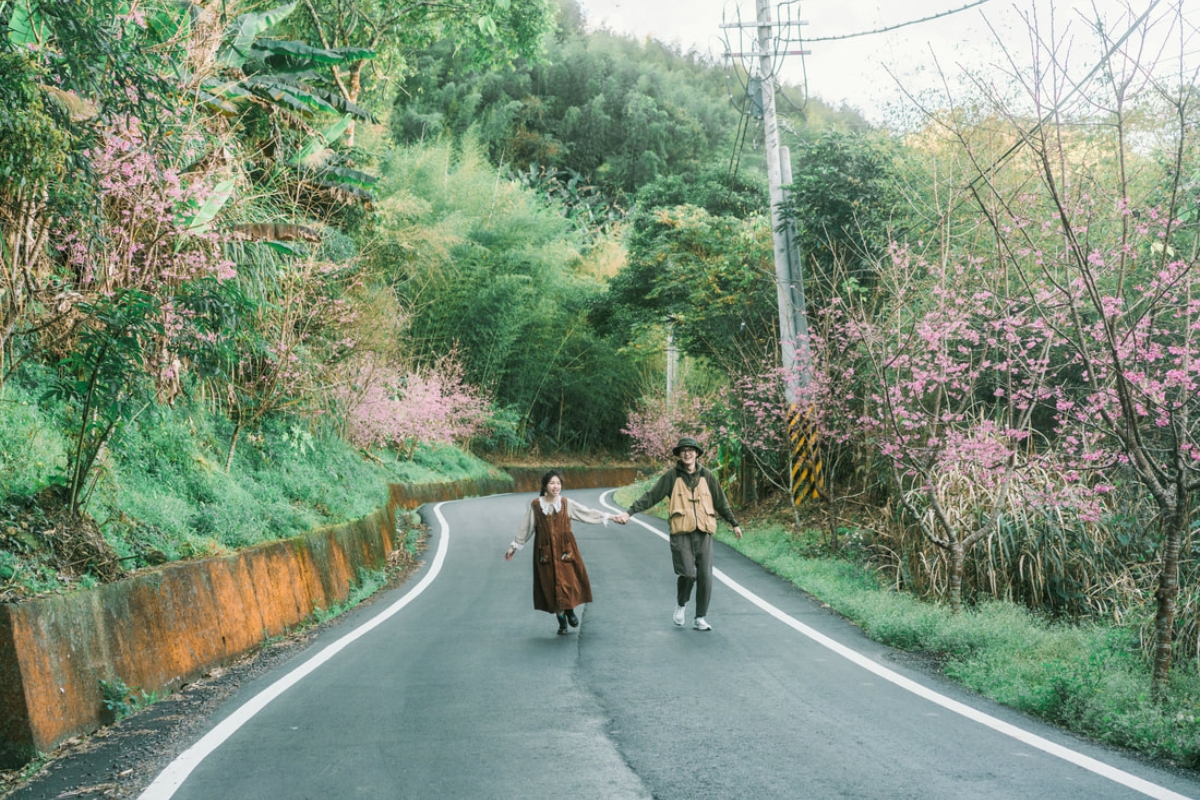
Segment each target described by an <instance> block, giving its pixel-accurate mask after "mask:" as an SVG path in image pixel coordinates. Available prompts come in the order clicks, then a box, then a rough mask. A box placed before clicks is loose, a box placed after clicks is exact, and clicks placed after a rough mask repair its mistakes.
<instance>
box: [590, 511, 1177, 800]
mask: <svg viewBox="0 0 1200 800" xmlns="http://www.w3.org/2000/svg"><path fill="white" fill-rule="evenodd" d="M611 494H612V491H608V492H605V493H604V494H602V495H601V496H600V502H601V504H603V505H604V506H606V507H608V508H609V509H611V510H613V511H617V512H620V511H622V510H623V509H620V508H618V507H616V506H614V505H611V504H609V503H608V502H607V500H606V499H605V498H607V497H608V496H609V495H611ZM630 521H632V522H636V523H637V524H639V525H641V526H642V527H643V528H645V529H646V530H648V531H650V532H651V533H653V534H655V535H656V536H658V537H659V538H661V539H663V540H664V541H670V538H671V537H670V536H669V535H668V534H665V533H663V532H662V531H660V530H657V529H656V528H654V527H652V526H650V525H648V524H646V523H645V522H642V521H641V520H640V519H633V518H632V517H631V518H630ZM713 575H714V576H716V578H717V579H718V580H719V581H721V583H723V584H725V585H726V586H728V587H729V588H731V589H733V590H734V591H735V592H737V593H738V594H740V595H741V596H742V597H744V598H746V599H747V600H749V601H750V602H751V603H753V604H754V605H756V606H758V607H759V608H761V609H762V610H763V611H766V612H767V613H768V614H770V615H771V616H772V617H775V619H777V620H779V621H780V622H782V623H783V624H784V625H787V626H788V627H790V628H792V629H794V630H796V631H798V632H800V633H802V634H804V635H805V636H807V637H808V638H810V639H812V640H813V641H814V642H816V643H817V644H819V645H821V646H822V647H825V648H828V649H829V650H832V651H833V652H835V653H837V654H838V655H839V656H841V657H843V658H845V659H847V660H849V661H851V662H853V663H855V664H857V665H858V666H860V667H862V668H863V669H865V670H867V671H868V672H873V673H874V674H876V675H878V676H879V677H881V678H883V679H884V680H886V681H889V682H891V683H894V684H895V685H896V686H899V687H900V688H901V689H906V690H907V691H909V692H912V693H913V694H915V695H917V696H918V697H923V698H925V699H926V700H928V701H930V702H931V703H936V704H937V705H939V706H941V707H942V708H945V709H947V710H948V711H953V712H954V713H955V714H958V715H960V716H963V717H966V718H967V719H969V720H973V721H975V722H978V723H979V724H981V725H985V726H987V727H989V728H991V729H992V730H994V731H997V732H999V733H1003V734H1004V735H1006V736H1011V737H1012V738H1013V739H1016V740H1017V741H1019V742H1022V743H1024V744H1027V745H1029V746H1030V747H1034V748H1037V749H1038V750H1041V751H1043V752H1046V753H1049V754H1050V755H1052V756H1057V757H1058V758H1061V759H1063V760H1064V761H1067V762H1070V763H1072V764H1075V765H1076V766H1079V767H1083V768H1084V769H1086V770H1088V771H1090V772H1094V773H1096V774H1097V775H1099V776H1101V777H1103V778H1107V779H1108V780H1110V781H1113V782H1115V783H1119V784H1122V785H1123V786H1128V787H1129V788H1130V789H1133V790H1134V791H1138V792H1141V793H1142V794H1144V795H1146V796H1147V797H1153V798H1156V800H1191V798H1188V797H1187V796H1185V795H1182V794H1178V793H1176V792H1173V791H1171V790H1170V789H1167V788H1166V787H1163V786H1159V785H1158V784H1156V783H1151V782H1150V781H1147V780H1143V779H1142V778H1139V777H1137V776H1136V775H1131V774H1130V773H1128V772H1125V771H1124V770H1120V769H1117V768H1116V767H1113V766H1110V765H1108V764H1105V763H1104V762H1103V761H1097V760H1096V759H1094V758H1092V757H1090V756H1085V755H1084V754H1083V753H1077V752H1075V751H1074V750H1072V749H1070V748H1068V747H1063V746H1062V745H1060V744H1055V743H1054V742H1052V741H1050V740H1049V739H1043V738H1042V737H1041V736H1038V735H1036V734H1033V733H1030V732H1029V731H1026V730H1022V729H1021V728H1018V727H1017V726H1015V725H1010V724H1009V723H1007V722H1004V721H1003V720H1000V719H997V718H995V717H993V716H991V715H990V714H985V713H983V712H982V711H979V710H978V709H974V708H971V707H970V706H968V705H965V704H963V703H960V702H958V701H957V700H951V699H950V698H949V697H946V696H945V695H943V694H939V693H938V692H935V691H933V690H932V689H930V688H928V687H926V686H922V685H921V684H919V683H917V682H915V681H912V680H909V679H908V678H906V677H904V676H903V675H900V674H899V673H896V672H893V671H892V670H890V669H888V668H887V667H885V666H883V665H881V664H879V663H877V662H875V661H872V660H871V659H869V658H867V657H866V656H864V655H863V654H862V653H859V652H858V651H857V650H852V649H851V648H849V647H846V646H845V645H843V644H841V643H839V642H836V641H834V640H833V639H830V638H829V637H828V636H826V635H825V634H823V633H820V632H818V631H816V630H814V629H813V628H810V627H809V626H807V625H805V624H804V623H803V622H800V621H799V620H797V619H795V618H793V617H791V616H789V615H788V614H786V613H785V612H783V611H781V610H780V609H778V608H776V607H775V606H773V605H771V604H770V603H768V602H767V601H766V600H763V599H762V598H761V597H759V596H758V595H756V594H754V593H753V592H751V591H750V590H749V589H747V588H746V587H744V586H742V585H741V584H739V583H738V582H737V581H735V580H733V579H732V578H730V577H729V576H728V575H726V574H725V573H723V572H721V570H719V569H713Z"/></svg>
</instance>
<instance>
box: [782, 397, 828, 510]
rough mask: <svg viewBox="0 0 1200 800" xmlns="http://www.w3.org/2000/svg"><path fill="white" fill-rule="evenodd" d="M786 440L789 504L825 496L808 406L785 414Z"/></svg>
mask: <svg viewBox="0 0 1200 800" xmlns="http://www.w3.org/2000/svg"><path fill="white" fill-rule="evenodd" d="M788 437H789V438H790V439H791V440H792V503H793V504H795V505H800V503H801V502H803V501H804V499H805V498H808V497H811V498H813V499H814V500H816V499H817V498H820V497H822V496H823V495H824V494H825V475H824V472H823V471H822V469H821V452H820V450H819V449H818V448H817V426H816V424H814V422H813V419H812V407H811V406H809V407H808V408H806V409H805V410H803V411H801V410H800V408H799V407H798V406H796V405H793V406H792V408H791V410H790V411H789V412H788Z"/></svg>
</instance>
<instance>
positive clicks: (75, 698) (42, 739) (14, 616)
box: [0, 467, 635, 768]
mask: <svg viewBox="0 0 1200 800" xmlns="http://www.w3.org/2000/svg"><path fill="white" fill-rule="evenodd" d="M510 471H511V472H514V473H515V474H514V475H513V477H511V478H510V477H507V476H505V477H502V478H497V479H493V480H486V481H458V482H447V483H439V484H425V485H413V486H408V485H399V484H393V485H392V486H391V487H390V490H389V500H388V503H387V506H386V508H384V509H383V510H381V511H378V512H376V513H375V514H372V515H370V516H367V517H364V518H363V519H361V520H357V521H356V522H352V523H347V524H345V525H338V526H334V527H330V528H325V529H321V530H317V531H313V532H310V533H307V534H305V535H303V536H298V537H295V538H292V539H286V540H282V541H277V542H269V543H267V544H262V545H259V546H257V547H253V548H249V549H247V550H243V551H240V552H238V553H235V554H233V555H229V556H222V557H218V558H208V559H203V560H198V561H186V562H178V563H174V564H169V565H167V566H164V567H161V568H158V569H154V570H150V571H145V572H141V573H138V574H137V575H134V576H133V577H130V578H128V579H126V580H123V581H119V582H117V583H112V584H108V585H105V586H100V587H97V588H95V589H92V590H89V591H78V592H72V593H71V594H66V595H60V596H53V597H46V598H40V599H36V600H31V601H29V602H24V603H11V604H0V768H11V767H15V766H19V765H21V764H23V763H25V762H27V761H29V760H30V759H32V758H33V757H35V756H36V755H37V753H39V752H47V751H49V750H52V749H53V748H54V747H56V746H57V745H58V744H60V743H62V742H63V741H65V740H66V739H68V738H70V737H71V736H74V735H77V734H80V733H86V732H89V731H92V730H95V729H96V728H98V727H100V726H101V725H103V724H105V722H107V721H108V715H107V711H106V709H105V707H104V697H103V694H102V692H101V688H100V681H102V680H103V681H108V682H109V683H115V682H117V681H121V682H123V683H125V684H126V685H128V686H130V687H136V688H138V689H141V690H144V691H146V692H157V693H162V692H165V691H170V690H173V689H176V688H178V687H179V686H180V685H182V684H184V683H187V682H189V681H192V680H195V679H196V678H198V677H199V676H201V675H203V674H204V673H205V672H208V671H210V670H211V669H213V668H214V667H217V666H220V665H222V664H226V663H229V662H230V661H232V660H234V659H236V658H237V657H239V656H241V655H242V654H244V653H246V652H248V651H250V650H252V649H254V648H255V647H258V646H259V645H261V644H262V643H263V642H264V641H265V640H266V639H268V638H270V637H273V636H279V635H281V634H283V633H286V632H287V631H288V630H289V629H290V628H293V627H295V626H297V625H299V624H300V623H302V622H304V621H305V620H306V619H308V618H310V617H311V615H312V614H313V612H314V611H316V610H317V609H323V608H329V607H330V606H333V605H336V604H338V603H342V602H345V600H346V598H347V597H348V596H349V594H350V591H351V589H352V588H353V586H354V585H355V584H356V583H357V579H358V573H359V571H360V570H378V569H382V568H383V567H384V565H385V564H386V563H387V557H388V554H389V553H390V552H391V551H392V548H393V546H394V545H395V544H396V543H397V531H396V527H395V519H396V510H397V509H399V508H409V509H411V508H416V507H417V506H420V505H422V504H424V503H431V502H440V501H443V500H453V499H458V498H461V497H471V496H479V495H486V494H496V493H502V492H512V491H522V492H523V491H536V490H537V488H538V479H539V478H540V476H541V474H542V473H543V472H545V468H540V469H539V468H534V467H530V468H523V469H521V470H510ZM564 473H565V475H564V477H565V478H566V484H567V487H568V488H571V487H574V488H593V487H600V486H619V485H622V484H625V483H629V482H631V481H632V480H633V479H634V476H635V472H634V471H633V470H632V469H625V468H616V469H605V470H588V469H568V470H565V471H564Z"/></svg>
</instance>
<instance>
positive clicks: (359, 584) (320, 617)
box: [312, 569, 387, 624]
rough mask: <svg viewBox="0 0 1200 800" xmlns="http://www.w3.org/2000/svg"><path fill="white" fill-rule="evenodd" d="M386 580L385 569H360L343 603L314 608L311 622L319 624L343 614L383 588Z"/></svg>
mask: <svg viewBox="0 0 1200 800" xmlns="http://www.w3.org/2000/svg"><path fill="white" fill-rule="evenodd" d="M386 582H387V573H386V572H385V571H383V570H367V569H360V570H359V571H358V575H357V576H356V578H355V581H354V585H353V586H351V587H350V594H349V596H347V597H346V601H345V602H344V603H335V604H334V605H332V606H330V607H329V608H318V609H316V610H315V611H313V615H312V620H313V622H315V623H317V624H320V623H322V622H327V621H328V620H331V619H333V618H334V617H339V616H341V615H342V614H345V613H346V612H347V611H349V610H350V609H352V608H354V607H355V606H357V605H358V604H359V603H361V602H362V601H363V600H366V599H367V598H368V597H370V596H371V595H373V594H375V593H376V592H377V591H379V590H380V589H381V588H383V585H384V584H385V583H386Z"/></svg>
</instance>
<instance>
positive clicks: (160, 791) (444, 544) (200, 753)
mask: <svg viewBox="0 0 1200 800" xmlns="http://www.w3.org/2000/svg"><path fill="white" fill-rule="evenodd" d="M448 502H449V501H448ZM444 505H446V504H445V503H438V504H437V505H436V506H434V507H433V513H434V515H435V516H437V518H438V522H439V523H440V524H441V528H442V535H441V539H440V540H439V541H438V549H437V553H436V554H435V555H434V557H433V562H432V563H431V564H430V566H429V571H428V572H427V573H425V577H424V578H422V579H421V581H420V582H419V583H418V584H417V585H416V586H414V587H413V588H412V591H410V592H409V593H408V594H406V595H404V597H401V598H400V599H399V600H397V601H396V602H395V603H393V604H392V605H391V606H389V607H388V609H387V610H386V611H384V612H383V613H381V614H380V615H379V616H377V617H375V618H373V619H372V620H371V621H370V622H367V623H364V624H363V625H361V626H359V627H358V628H356V629H355V630H353V631H351V632H350V633H348V634H346V635H345V636H343V637H342V638H340V639H338V640H337V641H335V642H333V643H332V644H330V645H329V646H327V647H326V648H325V649H324V650H322V651H321V652H320V653H317V654H316V655H315V656H313V657H312V658H310V659H309V660H308V661H305V662H304V663H303V664H301V665H300V666H299V667H297V668H296V669H294V670H292V671H291V672H289V673H288V674H287V675H285V676H283V677H282V678H280V679H279V680H277V681H275V682H274V683H273V684H271V685H270V686H268V687H267V688H266V689H263V690H262V691H261V692H259V693H258V694H256V695H255V696H254V697H253V698H251V699H250V700H249V701H248V702H247V703H246V704H245V705H243V706H242V707H240V708H239V709H237V710H236V711H234V712H233V713H232V714H231V715H229V716H228V717H227V718H225V719H224V720H222V721H221V724H219V725H217V726H216V727H215V728H213V729H212V730H211V731H209V732H208V733H206V734H205V735H204V736H203V737H202V738H201V739H200V741H198V742H196V743H195V744H194V745H192V746H191V747H189V748H188V749H187V750H184V751H183V752H182V753H180V754H179V755H178V756H176V757H175V760H174V761H172V762H171V763H170V764H168V765H167V768H166V769H164V770H163V771H162V772H161V773H159V775H158V777H157V778H155V779H154V782H153V783H151V784H150V785H149V786H147V787H146V790H145V791H144V792H142V793H141V795H140V796H139V798H138V800H169V798H171V797H172V796H173V795H174V794H175V792H176V791H177V790H178V789H179V787H180V786H182V785H183V782H184V781H185V780H187V777H188V775H190V774H191V773H192V770H194V769H195V768H196V767H198V766H199V765H200V762H201V761H203V760H204V759H205V758H206V757H208V755H209V754H210V753H212V752H213V751H214V750H216V749H217V748H218V747H220V746H221V745H222V744H224V742H225V740H227V739H228V738H229V737H230V736H232V735H233V734H234V733H235V732H236V731H237V730H238V728H240V727H242V726H243V725H245V724H246V723H247V722H249V721H250V720H251V719H252V718H253V717H254V715H255V714H257V713H258V712H259V711H262V710H263V709H264V708H266V707H267V704H268V703H270V702H271V701H272V700H274V699H275V698H277V697H279V695H281V694H283V693H284V692H285V691H287V690H288V689H290V688H291V687H292V686H295V685H296V684H297V683H299V682H300V681H301V679H303V678H304V677H305V676H307V675H308V674H309V673H311V672H313V671H314V670H316V669H317V667H319V666H321V665H322V664H324V663H325V662H326V661H328V660H329V659H331V658H333V657H334V656H335V655H337V654H338V653H340V652H341V651H342V650H344V649H345V648H346V647H348V646H349V645H350V644H351V643H353V642H354V641H356V640H358V639H359V638H361V637H363V636H365V635H367V634H368V633H370V632H371V631H372V630H374V629H375V628H377V627H379V626H380V625H382V624H383V623H384V622H385V621H386V620H388V619H390V618H391V617H393V616H395V615H396V614H397V613H398V612H399V611H400V610H401V609H402V608H404V607H405V606H407V605H408V604H409V603H411V602H412V601H413V600H415V599H416V598H417V596H418V595H420V594H421V593H422V592H424V591H425V590H426V589H428V588H429V585H430V584H431V583H433V580H434V578H436V577H437V576H438V573H439V572H441V571H442V563H443V562H444V561H445V560H446V551H447V549H449V544H450V526H449V525H448V524H446V518H445V517H443V516H442V506H444Z"/></svg>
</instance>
